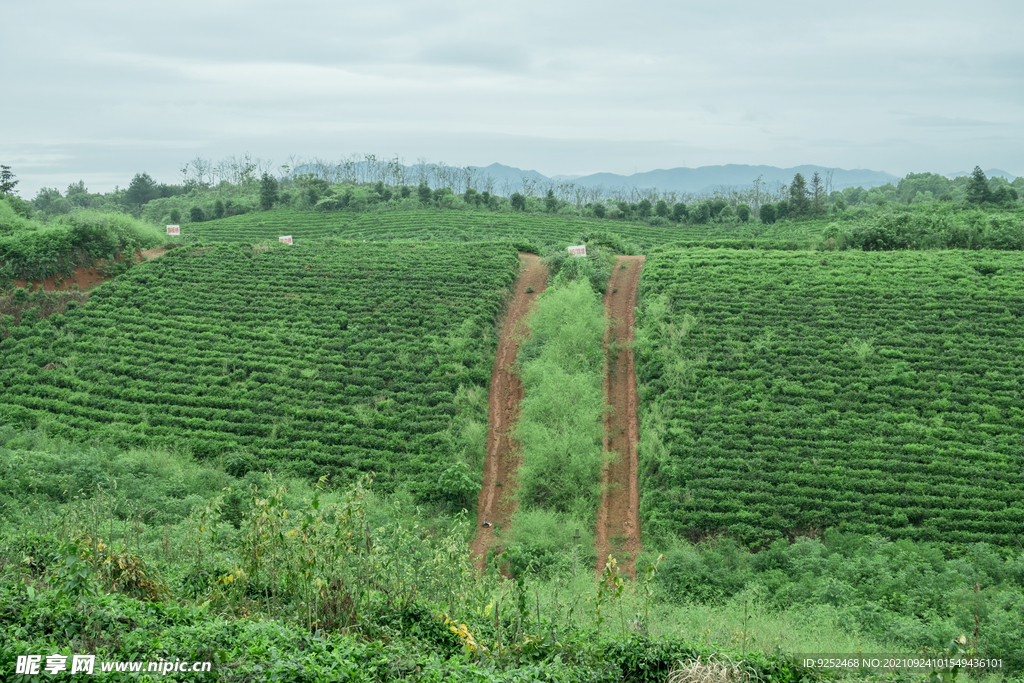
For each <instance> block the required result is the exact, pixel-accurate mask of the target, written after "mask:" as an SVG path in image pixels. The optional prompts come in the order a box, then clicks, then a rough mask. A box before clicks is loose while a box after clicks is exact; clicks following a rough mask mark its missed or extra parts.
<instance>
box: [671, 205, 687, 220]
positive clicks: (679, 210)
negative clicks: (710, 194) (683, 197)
mask: <svg viewBox="0 0 1024 683" xmlns="http://www.w3.org/2000/svg"><path fill="white" fill-rule="evenodd" d="M689 215H690V210H689V209H687V208H686V204H684V203H682V202H679V203H678V204H676V205H675V206H673V207H672V220H674V221H676V222H677V223H682V222H683V221H685V220H686V219H687V218H688V217H689Z"/></svg>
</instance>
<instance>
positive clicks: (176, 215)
mask: <svg viewBox="0 0 1024 683" xmlns="http://www.w3.org/2000/svg"><path fill="white" fill-rule="evenodd" d="M218 201H219V200H218ZM222 206H223V205H222ZM180 222H181V211H178V210H177V209H171V224H172V225H173V224H175V223H180Z"/></svg>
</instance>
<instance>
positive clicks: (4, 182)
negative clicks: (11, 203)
mask: <svg viewBox="0 0 1024 683" xmlns="http://www.w3.org/2000/svg"><path fill="white" fill-rule="evenodd" d="M17 184H18V180H17V179H15V177H14V174H13V173H11V167H10V166H0V195H9V194H10V195H13V194H14V186H15V185H17Z"/></svg>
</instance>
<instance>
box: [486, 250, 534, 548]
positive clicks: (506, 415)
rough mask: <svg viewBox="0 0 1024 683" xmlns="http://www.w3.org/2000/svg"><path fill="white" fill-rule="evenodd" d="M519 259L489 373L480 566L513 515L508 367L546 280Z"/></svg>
mask: <svg viewBox="0 0 1024 683" xmlns="http://www.w3.org/2000/svg"><path fill="white" fill-rule="evenodd" d="M520 261H521V263H522V265H523V271H522V273H521V275H520V276H519V279H518V280H517V282H516V286H515V294H514V297H513V299H512V302H511V303H510V304H509V307H508V310H507V312H506V314H505V320H504V321H503V323H502V327H501V332H500V335H501V336H500V340H499V341H498V352H497V354H496V355H495V358H494V370H493V371H492V373H491V387H490V401H489V406H490V407H489V417H488V423H487V458H486V460H485V461H484V476H483V487H482V488H481V489H480V496H479V500H478V502H477V521H478V522H479V523H480V524H481V525H482V524H484V523H485V522H486V523H489V524H490V525H491V526H489V527H484V526H479V527H478V528H477V532H476V538H475V539H474V541H473V556H474V557H476V558H478V562H479V565H480V566H481V568H482V566H483V562H484V561H485V559H486V553H487V550H488V549H489V548H490V547H491V546H492V545H493V543H494V532H495V531H496V530H502V529H504V530H507V529H508V528H509V524H510V523H511V521H512V515H513V513H514V512H515V473H516V469H517V468H518V460H519V453H518V452H517V450H518V445H517V444H516V442H515V440H514V439H513V438H512V433H511V432H512V428H513V427H514V426H515V423H516V419H517V418H518V416H519V402H520V401H522V400H523V383H522V381H521V380H520V379H519V376H518V375H517V374H516V373H515V372H514V371H513V365H514V364H515V361H516V354H518V353H519V344H520V342H521V341H522V337H523V335H525V334H526V333H527V329H526V327H525V325H524V324H523V323H524V322H525V320H526V316H527V314H528V313H529V310H530V306H531V305H532V303H533V301H534V300H535V299H536V297H537V295H539V294H540V293H541V292H543V291H544V288H545V287H546V285H547V281H548V272H547V269H546V268H545V267H544V266H543V265H542V264H541V262H540V259H539V258H538V257H537V256H535V255H533V254H520ZM528 290H531V291H528Z"/></svg>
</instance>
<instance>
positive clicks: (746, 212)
mask: <svg viewBox="0 0 1024 683" xmlns="http://www.w3.org/2000/svg"><path fill="white" fill-rule="evenodd" d="M736 215H737V216H739V219H740V220H741V221H743V222H744V223H746V222H747V221H749V220H750V206H748V205H747V204H740V205H739V206H737V207H736Z"/></svg>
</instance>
